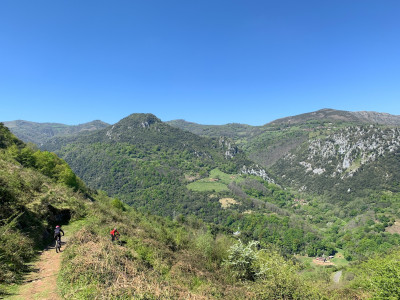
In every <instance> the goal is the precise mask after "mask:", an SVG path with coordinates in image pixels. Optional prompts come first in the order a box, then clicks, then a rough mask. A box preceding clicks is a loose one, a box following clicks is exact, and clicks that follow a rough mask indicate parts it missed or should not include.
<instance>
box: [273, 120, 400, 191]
mask: <svg viewBox="0 0 400 300" xmlns="http://www.w3.org/2000/svg"><path fill="white" fill-rule="evenodd" d="M397 169H400V128H388V127H385V128H384V127H380V126H378V125H368V126H367V125H366V126H351V127H345V128H343V129H341V130H339V131H337V132H333V133H331V134H329V135H326V136H323V137H319V138H314V139H311V140H309V141H308V142H306V143H304V144H303V145H302V146H301V147H298V148H297V149H296V150H295V151H292V152H291V153H289V154H287V155H286V156H284V157H283V158H282V159H281V160H280V161H279V162H278V163H277V164H276V165H275V166H274V171H275V173H277V174H279V177H280V178H281V179H282V180H283V181H284V182H285V183H287V184H289V185H291V186H294V187H296V188H298V189H299V190H301V191H304V190H310V189H311V190H313V191H317V192H319V193H323V192H324V191H326V190H330V189H332V188H333V187H334V186H336V187H337V186H340V185H341V184H342V185H343V184H344V183H345V184H347V185H349V187H350V186H356V185H355V184H354V183H353V181H354V182H356V181H357V180H358V181H359V180H360V178H362V182H363V183H362V184H363V185H365V186H364V188H369V187H371V188H373V184H372V183H374V184H377V185H381V184H385V185H386V186H393V183H394V182H395V181H396V180H397V177H398V175H397V174H396V173H397V171H396V170H397ZM353 177H354V179H352V178H353ZM358 184H360V182H358ZM368 185H370V186H369V187H368ZM359 188H363V187H359Z"/></svg>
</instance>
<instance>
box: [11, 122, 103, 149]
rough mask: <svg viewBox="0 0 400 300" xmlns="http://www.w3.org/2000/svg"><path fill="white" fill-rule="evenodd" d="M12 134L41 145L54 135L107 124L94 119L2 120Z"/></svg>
mask: <svg viewBox="0 0 400 300" xmlns="http://www.w3.org/2000/svg"><path fill="white" fill-rule="evenodd" d="M4 125H5V126H7V127H8V128H9V129H10V130H11V131H12V133H13V134H15V135H16V136H17V137H18V138H19V139H21V140H23V141H24V142H26V143H28V142H31V143H34V144H36V145H41V144H42V143H44V142H45V141H47V140H48V139H50V138H52V137H54V136H66V135H71V134H77V133H84V132H90V131H94V130H97V129H102V128H105V127H107V126H109V124H107V123H104V122H102V121H99V120H96V121H92V122H89V123H84V124H80V125H65V124H59V123H37V122H30V121H23V120H16V121H9V122H4Z"/></svg>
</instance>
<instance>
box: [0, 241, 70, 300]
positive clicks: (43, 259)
mask: <svg viewBox="0 0 400 300" xmlns="http://www.w3.org/2000/svg"><path fill="white" fill-rule="evenodd" d="M61 240H62V244H61V245H62V247H61V253H56V249H55V247H54V246H55V245H54V244H53V245H51V246H48V247H47V248H46V249H44V250H43V251H42V253H41V254H40V256H39V258H38V260H37V262H36V263H35V264H34V265H33V272H31V273H30V274H29V275H27V277H26V279H25V282H24V283H23V284H22V285H21V286H20V287H19V289H18V292H17V293H16V295H12V296H10V297H6V299H9V300H20V299H24V300H39V299H40V300H60V299H62V298H61V297H60V296H59V294H58V292H57V276H58V272H59V270H60V266H61V258H62V250H63V249H64V247H65V246H66V242H67V239H66V238H65V237H62V239H61Z"/></svg>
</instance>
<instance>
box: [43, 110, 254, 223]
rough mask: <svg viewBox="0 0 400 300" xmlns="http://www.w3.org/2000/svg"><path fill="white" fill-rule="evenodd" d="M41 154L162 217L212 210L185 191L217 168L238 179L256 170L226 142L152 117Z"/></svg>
mask: <svg viewBox="0 0 400 300" xmlns="http://www.w3.org/2000/svg"><path fill="white" fill-rule="evenodd" d="M42 149H46V150H49V151H54V152H56V153H57V154H58V155H60V156H61V157H62V158H64V159H65V160H66V161H67V162H68V163H69V164H70V165H71V167H72V168H73V169H74V171H75V172H76V173H77V174H78V175H79V176H80V177H81V178H82V179H83V180H84V181H85V182H86V183H87V184H88V185H89V186H91V187H93V188H97V189H102V190H105V191H107V192H108V193H110V194H112V195H115V196H118V197H120V198H121V199H123V200H124V201H126V202H127V203H130V204H132V205H135V206H136V207H146V208H147V209H149V210H150V211H153V212H158V213H160V214H164V215H168V214H169V215H171V214H172V213H173V211H174V210H175V211H177V212H184V213H185V214H187V213H189V212H192V213H193V212H194V213H198V212H197V210H200V208H203V210H204V209H206V207H207V206H209V204H206V202H208V200H207V196H200V198H203V200H197V201H195V202H194V199H193V193H192V192H190V191H189V190H187V189H186V184H187V183H188V182H190V181H192V180H193V179H191V178H203V177H207V176H208V173H209V172H210V171H211V170H212V169H215V168H217V167H218V168H220V169H221V170H222V171H225V172H227V173H239V172H241V171H242V168H243V166H248V167H251V166H252V165H254V164H253V163H252V162H251V161H249V160H248V159H247V158H246V156H245V154H244V153H243V152H242V151H240V150H239V149H238V148H237V147H236V146H235V145H234V144H233V143H232V142H231V141H229V140H227V139H226V138H219V139H210V138H204V137H199V136H197V135H194V134H192V133H190V132H186V131H183V130H180V129H177V128H174V127H171V126H169V125H167V124H165V123H163V122H161V121H160V120H159V119H158V118H156V117H155V116H154V115H151V114H133V115H130V116H128V117H127V118H124V119H122V120H121V121H120V122H118V123H116V124H114V125H112V126H109V127H107V128H105V129H102V130H98V131H96V132H93V133H92V134H88V135H85V136H81V137H80V136H75V137H66V138H54V139H52V140H50V141H48V142H47V143H46V144H44V145H43V146H42ZM246 171H248V170H247V169H246ZM184 203H186V204H184ZM204 215H206V214H204Z"/></svg>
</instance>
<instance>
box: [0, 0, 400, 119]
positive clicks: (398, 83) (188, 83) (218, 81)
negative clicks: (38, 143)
mask: <svg viewBox="0 0 400 300" xmlns="http://www.w3.org/2000/svg"><path fill="white" fill-rule="evenodd" d="M399 15H400V1H398V0H396V1H390V0H386V1H376V0H374V1H372V0H350V1H349V0H346V1H341V0H331V1H329V0H328V1H321V0H318V1H308V0H302V1H299V0H291V1H285V0H279V1H276V0H275V1H268V0H263V1H252V0H247V1H238V0H221V1H219V0H213V1H209V0H202V1H188V0H181V1H174V0H168V1H167V0H146V1H134V0H113V1H109V0H108V1H103V0H96V1H90V0H85V1H77V0H57V1H54V0H52V1H47V0H35V1H32V0H19V1H16V0H2V1H0V121H11V120H16V119H23V120H29V121H35V122H59V123H65V124H80V123H84V122H88V121H91V120H94V119H100V120H103V121H105V122H108V123H115V122H118V121H119V120H120V119H122V118H124V117H126V116H127V115H129V114H131V113H141V112H144V113H147V112H150V113H153V114H155V115H156V116H158V117H159V118H160V119H162V120H163V121H168V120H172V119H185V120H187V121H192V122H197V123H201V124H226V123H232V122H237V123H246V124H251V125H262V124H265V123H267V122H270V121H273V120H274V119H277V118H281V117H286V116H290V115H296V114H300V113H305V112H311V111H315V110H318V109H321V108H335V109H342V110H349V111H360V110H367V111H378V112H387V113H391V114H395V115H400V101H399V99H400V18H399Z"/></svg>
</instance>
